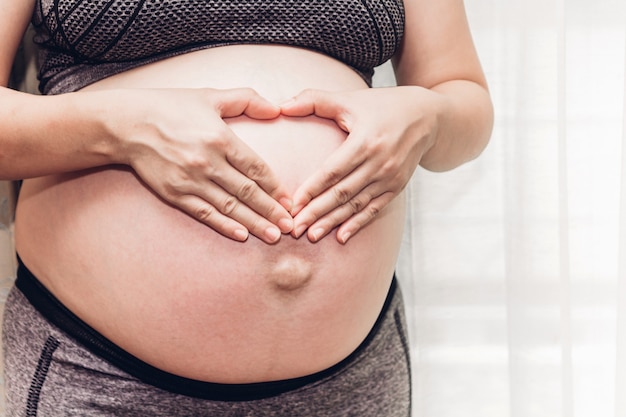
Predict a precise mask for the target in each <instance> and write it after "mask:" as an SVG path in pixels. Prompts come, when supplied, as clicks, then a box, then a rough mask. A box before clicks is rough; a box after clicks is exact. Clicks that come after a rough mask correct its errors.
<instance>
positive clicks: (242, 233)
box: [235, 229, 248, 242]
mask: <svg viewBox="0 0 626 417" xmlns="http://www.w3.org/2000/svg"><path fill="white" fill-rule="evenodd" d="M235 239H237V240H239V241H241V242H243V241H245V240H246V239H248V231H247V230H246V229H237V230H235Z"/></svg>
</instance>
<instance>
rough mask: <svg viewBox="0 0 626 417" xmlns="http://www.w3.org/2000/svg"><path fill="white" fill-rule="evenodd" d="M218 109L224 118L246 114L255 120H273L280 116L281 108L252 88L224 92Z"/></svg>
mask: <svg viewBox="0 0 626 417" xmlns="http://www.w3.org/2000/svg"><path fill="white" fill-rule="evenodd" d="M216 108H217V110H218V112H219V114H220V117H222V118H227V117H237V116H241V115H243V114H245V115H246V116H248V117H251V118H253V119H273V118H275V117H278V116H279V115H280V107H278V106H277V105H276V104H274V103H272V102H270V101H269V100H267V99H265V98H263V97H261V96H260V95H259V94H258V93H257V92H256V91H254V90H253V89H251V88H235V89H231V90H222V91H221V92H220V95H219V97H218V99H217V103H216Z"/></svg>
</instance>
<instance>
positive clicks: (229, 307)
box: [16, 45, 404, 383]
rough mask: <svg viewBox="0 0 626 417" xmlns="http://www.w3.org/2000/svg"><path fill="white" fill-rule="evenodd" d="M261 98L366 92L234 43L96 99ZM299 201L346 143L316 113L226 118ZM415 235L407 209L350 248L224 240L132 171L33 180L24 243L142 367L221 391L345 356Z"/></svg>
mask: <svg viewBox="0 0 626 417" xmlns="http://www.w3.org/2000/svg"><path fill="white" fill-rule="evenodd" d="M148 87H160V88H171V87H192V88H196V87H211V88H235V87H252V88H254V89H255V90H256V91H257V92H259V93H260V94H261V95H263V96H265V97H267V98H268V99H270V100H272V101H275V102H280V101H282V100H285V99H287V98H289V97H291V96H293V95H295V94H297V93H298V92H300V91H301V90H303V89H305V88H319V89H325V90H351V89H358V88H367V86H366V84H365V83H364V82H363V80H362V78H361V77H360V76H359V75H358V74H357V73H356V72H354V71H353V70H352V69H351V68H349V67H347V66H345V65H343V64H342V63H339V62H337V61H335V60H333V59H331V58H328V57H326V56H323V55H321V54H318V53H315V52H312V51H307V50H303V49H298V48H289V47H282V46H263V45H246V46H241V45H240V46H227V47H219V48H213V49H207V50H203V51H199V52H193V53H190V54H185V55H181V56H178V57H174V58H170V59H167V60H164V61H160V62H158V63H155V64H150V65H147V66H144V67H140V68H137V69H133V70H131V71H128V72H125V73H122V74H118V75H115V76H112V77H109V78H107V79H104V80H102V81H99V82H97V83H95V84H93V85H90V86H89V87H87V88H86V89H90V90H96V89H109V88H148ZM227 122H228V123H229V124H230V126H231V127H232V129H233V130H234V131H235V133H236V134H238V135H239V137H240V138H241V139H242V140H244V141H245V142H246V143H248V144H249V145H250V146H251V147H252V148H253V149H254V150H255V151H256V152H258V154H259V155H260V156H261V157H262V158H263V159H264V160H266V161H267V162H268V164H269V165H270V166H271V168H272V169H273V171H274V172H275V173H276V174H277V175H278V177H279V178H280V179H281V180H283V181H284V184H285V185H286V186H287V188H288V189H289V190H290V191H291V192H293V191H294V190H295V189H296V187H297V186H298V185H299V184H301V183H302V182H303V181H304V180H305V179H306V178H307V177H308V176H309V175H310V174H311V173H313V172H314V170H316V169H317V168H319V167H320V166H321V164H322V163H323V161H324V160H325V159H326V158H327V157H328V156H329V155H330V154H331V153H332V152H333V150H334V149H336V148H337V147H338V146H339V145H340V144H341V143H342V141H344V140H345V138H346V133H345V132H343V131H342V130H341V129H339V128H338V127H337V126H336V124H335V123H334V122H332V121H329V120H325V119H321V118H317V117H314V116H309V117H304V118H287V117H284V116H280V117H279V118H277V119H274V120H270V121H258V120H252V119H248V118H247V117H238V118H236V119H228V120H227ZM403 224H404V202H403V199H402V196H400V197H398V198H396V199H395V200H394V201H393V202H392V203H391V204H390V205H389V206H388V207H387V208H386V209H385V210H383V211H382V212H381V213H380V214H379V215H378V216H377V217H376V218H375V220H374V221H373V222H371V223H370V224H369V225H368V226H366V227H365V228H363V229H362V230H361V231H360V232H359V233H358V234H356V235H355V236H354V237H353V238H352V239H351V240H350V241H349V242H348V243H347V244H345V245H342V244H339V243H338V242H337V240H336V239H335V233H334V231H333V232H331V233H330V234H329V235H328V236H327V237H325V238H324V239H322V240H321V241H319V242H317V243H311V242H310V241H309V240H307V238H306V236H303V237H301V238H299V239H294V238H293V237H291V236H290V235H283V236H282V238H281V240H280V242H279V243H277V244H275V245H268V244H266V243H263V242H262V241H260V240H259V239H257V238H255V237H254V236H252V235H251V236H250V237H249V238H248V240H247V241H246V242H243V243H241V242H237V241H234V240H231V239H229V238H226V237H224V236H222V235H220V234H219V233H217V232H215V231H213V230H212V229H210V228H209V227H207V226H205V225H203V224H201V223H200V222H198V221H196V220H194V219H192V218H191V217H189V216H188V215H186V214H184V213H182V212H181V211H179V210H177V209H176V208H174V207H172V206H170V205H168V204H165V203H164V202H163V201H162V200H161V199H159V198H158V197H157V196H155V194H154V193H153V192H151V191H150V190H149V189H148V188H147V187H146V186H145V185H144V184H143V183H142V182H141V181H140V180H139V179H138V177H137V176H136V175H135V174H134V173H133V171H132V170H130V169H129V168H127V167H124V166H108V167H103V168H97V169H91V170H88V171H82V172H76V173H71V174H63V175H53V176H47V177H42V178H35V179H30V180H26V181H24V184H23V187H22V190H21V194H20V200H19V204H18V211H17V218H16V247H17V250H18V253H19V254H20V256H21V258H22V260H23V261H24V263H25V264H26V265H27V266H28V267H29V269H30V270H31V271H32V272H33V273H34V274H35V275H36V276H37V277H38V278H39V279H40V281H41V282H42V283H43V284H44V285H45V286H46V287H47V288H48V289H49V290H50V291H51V292H52V293H53V294H54V295H55V296H56V297H57V298H59V299H60V300H61V302H62V303H63V304H65V306H67V307H68V308H69V309H70V310H71V311H73V312H74V313H75V314H76V315H78V316H79V317H80V318H81V319H82V320H84V321H85V322H87V323H88V324H89V325H91V326H92V327H94V328H95V329H96V330H98V331H99V332H100V333H102V334H103V335H104V336H105V337H107V338H109V339H110V340H111V341H113V342H114V343H116V344H117V345H119V346H120V347H121V348H123V349H125V350H126V351H128V352H129V353H131V354H133V355H135V356H136V357H138V358H140V359H142V360H144V361H146V362H148V363H150V364H152V365H154V366H156V367H158V368H160V369H162V370H165V371H167V372H171V373H174V374H176V375H180V376H183V377H187V378H193V379H198V380H203V381H210V382H218V383H247V382H261V381H271V380H278V379H287V378H293V377H299V376H304V375H308V374H311V373H315V372H317V371H320V370H323V369H325V368H328V367H330V366H332V365H334V364H335V363H337V362H339V361H341V360H342V359H344V358H345V357H346V356H348V355H349V354H350V353H351V352H352V351H353V350H354V349H355V348H357V347H358V345H359V344H360V343H361V342H362V341H363V339H364V338H365V337H366V336H367V334H368V332H369V331H370V329H371V328H372V326H373V324H374V322H375V321H376V318H377V316H378V315H379V312H380V310H381V308H382V305H383V303H384V300H385V297H386V294H387V291H388V289H389V285H390V282H391V279H392V275H393V270H394V267H395V262H396V257H397V254H398V248H399V245H400V240H401V235H402V227H403Z"/></svg>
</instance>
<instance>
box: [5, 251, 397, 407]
mask: <svg viewBox="0 0 626 417" xmlns="http://www.w3.org/2000/svg"><path fill="white" fill-rule="evenodd" d="M18 262H19V263H18V270H17V279H16V281H15V285H16V287H17V288H18V289H19V290H20V291H21V292H22V293H23V294H24V295H25V296H26V298H27V299H28V301H29V302H30V303H31V304H32V305H33V307H34V308H35V309H36V310H37V311H39V313H40V314H41V315H42V316H43V317H45V318H46V319H47V320H48V321H50V322H51V323H52V324H53V325H55V326H56V327H58V328H59V329H61V330H62V331H64V332H65V333H67V334H68V335H69V336H71V337H72V338H74V339H75V340H77V341H78V342H79V343H81V344H82V345H84V346H85V347H86V348H87V349H88V350H90V351H91V352H92V353H94V354H96V355H98V356H100V357H101V358H103V359H105V360H107V361H108V362H110V363H112V364H113V365H114V366H116V367H118V368H119V369H121V370H123V371H124V372H126V373H128V374H130V375H132V376H134V377H135V378H137V379H139V380H141V381H143V382H145V383H147V384H150V385H152V386H155V387H158V388H161V389H164V390H166V391H170V392H173V393H177V394H182V395H186V396H190V397H196V398H203V399H207V400H215V401H252V400H258V399H263V398H269V397H273V396H276V395H279V394H282V393H285V392H288V391H292V390H295V389H298V388H301V387H304V386H305V385H308V384H311V383H314V382H318V381H320V380H322V379H325V378H327V377H329V376H331V375H333V374H335V373H337V372H339V371H340V370H342V369H343V368H345V367H347V366H349V365H350V364H351V363H352V362H353V361H354V360H355V359H356V357H357V356H358V355H359V353H360V352H361V351H363V350H364V349H366V348H367V347H368V345H369V344H370V343H371V341H372V339H373V338H374V337H375V336H376V334H377V332H378V330H379V329H380V326H381V323H382V321H383V319H384V317H385V316H386V314H387V313H388V311H389V309H390V304H391V301H392V300H393V297H394V295H395V293H396V287H397V283H396V278H395V276H394V278H393V280H392V283H391V286H390V288H389V292H388V294H387V298H386V300H385V303H384V306H383V308H382V310H381V312H380V314H379V316H378V319H377V320H376V323H375V324H374V326H373V327H372V329H371V330H370V332H369V334H368V335H367V337H366V338H365V340H364V341H363V342H362V343H361V344H360V345H359V346H358V347H357V349H356V350H355V351H354V352H352V353H351V354H350V355H349V356H348V357H347V358H345V359H343V360H342V361H341V362H339V363H337V364H336V365H333V366H332V367H330V368H327V369H325V370H323V371H320V372H317V373H315V374H311V375H307V376H303V377H299V378H292V379H285V380H280V381H269V382H259V383H249V384H219V383H213V382H204V381H198V380H194V379H190V378H185V377H181V376H178V375H174V374H171V373H169V372H165V371H162V370H160V369H158V368H156V367H154V366H152V365H150V364H148V363H146V362H144V361H142V360H141V359H139V358H137V357H135V356H133V355H131V354H130V353H128V352H126V351H125V350H123V349H122V348H120V347H119V346H117V345H116V344H114V343H113V342H111V341H110V340H109V339H107V338H106V337H104V336H103V335H102V334H100V333H99V332H97V331H96V330H95V329H94V328H92V327H91V326H89V325H88V324H87V323H85V322H84V321H82V320H81V319H80V318H79V317H78V316H76V315H75V314H74V313H72V312H71V311H70V310H69V309H68V308H67V307H65V306H64V305H63V304H62V303H61V302H60V301H59V300H58V299H57V298H56V297H55V296H54V295H53V294H52V293H51V292H50V291H49V290H48V289H47V288H46V287H44V286H43V284H41V282H39V280H38V279H37V277H35V275H33V274H32V273H31V272H30V271H29V270H28V268H27V267H26V266H25V265H24V264H23V263H22V262H21V260H20V259H19V257H18Z"/></svg>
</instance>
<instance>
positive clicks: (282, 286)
mask: <svg viewBox="0 0 626 417" xmlns="http://www.w3.org/2000/svg"><path fill="white" fill-rule="evenodd" d="M312 276H313V270H312V266H311V262H309V261H307V260H304V259H302V258H299V257H295V256H286V257H282V258H281V259H279V260H278V262H276V263H275V264H274V267H273V268H272V271H271V272H270V276H269V279H270V282H271V283H272V284H273V285H274V286H275V288H276V289H277V290H281V291H295V290H298V289H300V288H303V287H304V286H305V285H306V284H307V283H308V282H309V281H310V280H311V277H312Z"/></svg>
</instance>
